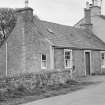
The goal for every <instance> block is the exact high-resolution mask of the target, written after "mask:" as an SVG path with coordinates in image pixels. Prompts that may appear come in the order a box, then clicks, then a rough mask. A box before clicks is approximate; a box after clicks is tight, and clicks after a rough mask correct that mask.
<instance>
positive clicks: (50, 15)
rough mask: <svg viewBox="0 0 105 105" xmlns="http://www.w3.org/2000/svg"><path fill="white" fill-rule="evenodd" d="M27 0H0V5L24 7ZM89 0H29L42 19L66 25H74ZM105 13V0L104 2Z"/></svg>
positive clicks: (103, 9)
mask: <svg viewBox="0 0 105 105" xmlns="http://www.w3.org/2000/svg"><path fill="white" fill-rule="evenodd" d="M24 1H25V0H0V7H12V8H19V7H24V5H25V4H24ZM86 1H87V0H29V6H30V7H32V8H33V9H34V14H36V15H38V16H39V18H40V19H43V20H47V21H51V22H56V23H60V24H65V25H74V24H75V23H76V22H78V21H79V20H80V19H81V18H82V17H83V16H84V11H83V8H84V7H85V4H86ZM88 1H91V0H88ZM102 14H105V0H103V4H102Z"/></svg>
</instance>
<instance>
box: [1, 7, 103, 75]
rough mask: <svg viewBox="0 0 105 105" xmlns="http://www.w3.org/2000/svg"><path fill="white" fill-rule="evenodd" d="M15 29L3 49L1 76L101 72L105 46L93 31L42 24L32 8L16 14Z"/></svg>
mask: <svg viewBox="0 0 105 105" xmlns="http://www.w3.org/2000/svg"><path fill="white" fill-rule="evenodd" d="M15 15H16V22H15V26H14V28H13V29H12V31H10V32H9V33H8V37H6V39H5V40H4V41H3V43H2V44H1V46H0V75H1V76H3V75H13V74H19V73H33V72H39V71H53V70H57V71H62V70H70V71H71V75H72V76H74V77H75V76H86V75H90V74H92V73H97V72H101V57H100V52H101V51H105V44H104V43H103V42H102V41H101V40H100V39H99V38H98V37H96V36H95V35H94V34H93V33H92V32H91V31H90V30H84V29H78V28H74V27H71V26H65V25H60V24H56V23H51V22H47V21H42V20H40V19H39V18H38V17H37V16H35V15H33V9H32V8H29V7H25V8H20V9H16V10H15Z"/></svg>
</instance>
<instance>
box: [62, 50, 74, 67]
mask: <svg viewBox="0 0 105 105" xmlns="http://www.w3.org/2000/svg"><path fill="white" fill-rule="evenodd" d="M65 52H70V66H69V67H67V66H66V63H65ZM64 67H65V69H70V68H72V50H71V49H64Z"/></svg>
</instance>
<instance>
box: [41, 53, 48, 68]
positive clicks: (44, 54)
mask: <svg viewBox="0 0 105 105" xmlns="http://www.w3.org/2000/svg"><path fill="white" fill-rule="evenodd" d="M42 55H46V60H42ZM44 61H45V62H46V67H44V66H43V64H42V63H43V62H44ZM41 69H47V54H44V53H43V54H41Z"/></svg>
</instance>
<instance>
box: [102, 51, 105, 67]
mask: <svg viewBox="0 0 105 105" xmlns="http://www.w3.org/2000/svg"><path fill="white" fill-rule="evenodd" d="M101 68H105V52H101Z"/></svg>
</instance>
